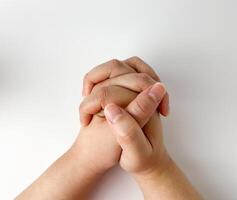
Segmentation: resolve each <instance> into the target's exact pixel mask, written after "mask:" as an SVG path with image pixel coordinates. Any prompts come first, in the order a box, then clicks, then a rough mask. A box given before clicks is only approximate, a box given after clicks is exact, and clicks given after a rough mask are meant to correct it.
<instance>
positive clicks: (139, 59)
mask: <svg viewBox="0 0 237 200" xmlns="http://www.w3.org/2000/svg"><path fill="white" fill-rule="evenodd" d="M131 59H133V60H135V61H142V59H141V58H139V57H138V56H132V57H131Z"/></svg>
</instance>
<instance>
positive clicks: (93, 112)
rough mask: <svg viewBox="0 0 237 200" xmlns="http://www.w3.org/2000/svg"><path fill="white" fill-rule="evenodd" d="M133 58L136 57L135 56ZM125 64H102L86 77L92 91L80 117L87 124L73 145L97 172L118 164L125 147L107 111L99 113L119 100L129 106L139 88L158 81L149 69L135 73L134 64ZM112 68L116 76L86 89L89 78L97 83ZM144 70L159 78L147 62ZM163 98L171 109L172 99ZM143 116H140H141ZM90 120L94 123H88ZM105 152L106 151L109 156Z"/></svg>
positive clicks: (119, 102) (81, 110) (121, 103)
mask: <svg viewBox="0 0 237 200" xmlns="http://www.w3.org/2000/svg"><path fill="white" fill-rule="evenodd" d="M133 59H134V58H132V59H131V60H133ZM135 59H136V58H135ZM128 60H129V59H128ZM139 61H140V60H139ZM129 62H130V61H129ZM141 62H142V61H141ZM113 63H115V64H113ZM142 63H143V62H142ZM120 65H121V66H120ZM123 65H124V63H123V62H121V63H118V62H117V61H112V62H108V63H105V64H104V65H100V66H99V67H97V68H95V69H93V70H92V71H91V72H89V73H88V74H87V78H85V81H84V93H86V94H88V93H89V92H85V91H90V90H91V93H90V95H88V96H86V97H85V98H84V100H83V102H82V103H81V105H80V119H81V122H82V124H84V126H82V127H81V130H80V134H79V136H78V139H77V140H76V142H75V144H74V145H73V148H74V149H76V151H78V152H80V154H79V155H80V157H81V158H85V162H84V163H86V162H88V165H89V166H90V167H93V168H94V170H95V171H96V172H105V171H106V170H107V169H109V168H111V167H112V166H114V165H115V164H117V163H118V161H119V158H120V154H121V148H120V146H119V145H118V143H117V141H116V140H115V138H114V136H113V135H112V134H111V129H110V127H109V126H108V123H107V122H106V120H105V118H104V117H103V115H100V114H98V113H99V112H100V111H101V110H103V108H104V107H105V106H106V105H107V104H108V103H117V104H118V105H120V106H121V107H126V106H127V105H128V104H129V103H130V102H131V101H132V100H133V99H134V98H135V97H136V96H137V94H138V93H139V92H141V91H143V90H145V89H146V88H148V87H149V86H151V85H152V84H154V83H156V81H155V80H154V79H153V78H151V77H150V76H149V75H147V74H145V73H137V72H135V73H134V71H132V69H133V68H128V66H127V65H125V66H123ZM141 67H142V66H141V65H139V66H138V67H137V68H141ZM109 70H112V71H111V73H110V77H112V78H110V79H107V80H105V81H102V82H99V83H98V84H97V85H93V87H92V89H85V88H88V84H87V82H90V81H93V82H94V83H95V82H96V81H98V80H104V79H105V78H107V76H106V74H109V72H110V71H109ZM128 70H130V71H131V72H130V73H128V74H124V73H126V72H128ZM142 70H143V71H146V72H148V73H150V74H152V76H153V77H156V79H157V76H156V75H155V74H154V71H153V70H152V69H151V68H150V67H148V66H145V67H144V68H142ZM121 74H122V75H121ZM95 79H96V80H95ZM111 85H112V86H111ZM113 85H114V86H113ZM165 95H167V93H165ZM161 101H163V99H161ZM163 102H164V103H165V104H164V105H163V106H164V107H165V108H166V111H167V107H168V105H166V104H168V101H163ZM138 106H139V105H138ZM137 109H139V108H137ZM163 111H165V109H163ZM139 119H140V118H138V120H139ZM91 120H92V121H91ZM90 121H91V122H90ZM147 121H148V119H147ZM147 121H145V120H143V122H141V123H143V124H141V125H142V126H143V125H145V123H146V122H147ZM89 122H90V124H89V125H88V123H89ZM104 155H106V159H105V156H104ZM95 160H100V162H95Z"/></svg>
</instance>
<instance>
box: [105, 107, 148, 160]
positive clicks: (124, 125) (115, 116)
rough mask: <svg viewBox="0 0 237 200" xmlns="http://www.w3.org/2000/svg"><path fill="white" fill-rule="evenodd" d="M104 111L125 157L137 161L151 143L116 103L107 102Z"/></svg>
mask: <svg viewBox="0 0 237 200" xmlns="http://www.w3.org/2000/svg"><path fill="white" fill-rule="evenodd" d="M104 113H105V117H106V119H107V121H108V122H109V124H110V125H111V126H112V128H113V130H114V132H115V137H116V139H117V141H118V143H119V145H120V146H121V148H122V149H123V152H124V153H125V154H126V158H127V159H132V160H134V161H136V160H137V161H138V160H139V158H141V156H146V155H148V154H149V153H150V152H151V151H152V147H151V144H150V143H149V141H148V139H147V138H146V136H145V135H144V133H143V131H142V129H141V128H140V126H139V124H138V123H137V122H136V120H135V119H134V118H133V117H132V116H131V115H130V114H129V113H128V112H127V111H125V110H124V109H122V108H120V107H119V106H117V105H116V104H108V105H107V106H106V107H105V109H104Z"/></svg>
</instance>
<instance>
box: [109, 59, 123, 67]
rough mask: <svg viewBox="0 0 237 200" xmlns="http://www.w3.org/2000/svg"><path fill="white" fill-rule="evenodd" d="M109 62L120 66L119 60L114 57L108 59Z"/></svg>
mask: <svg viewBox="0 0 237 200" xmlns="http://www.w3.org/2000/svg"><path fill="white" fill-rule="evenodd" d="M109 64H111V65H112V66H116V67H120V66H121V61H119V60H118V59H115V58H114V59H112V60H110V61H109Z"/></svg>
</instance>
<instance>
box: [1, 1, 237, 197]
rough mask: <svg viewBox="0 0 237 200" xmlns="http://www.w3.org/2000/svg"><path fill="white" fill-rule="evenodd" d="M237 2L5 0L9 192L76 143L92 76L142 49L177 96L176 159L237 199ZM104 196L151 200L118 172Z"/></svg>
mask: <svg viewBox="0 0 237 200" xmlns="http://www.w3.org/2000/svg"><path fill="white" fill-rule="evenodd" d="M236 8H237V2H236V1H234V0H199V1H195V0H180V1H177V0H166V1H161V0H117V1H114V0H100V1H92V0H84V1H82V0H68V1H66V0H34V1H32V0H0V158H1V160H0V188H1V189H0V191H1V192H0V199H12V198H14V197H15V196H16V195H17V194H18V193H19V192H20V191H22V190H23V189H24V188H25V187H26V186H28V185H29V184H30V183H31V182H32V181H33V180H34V179H35V178H37V177H38V176H39V175H40V174H41V173H42V172H43V171H44V170H45V169H46V168H47V167H48V166H49V165H50V164H51V163H52V162H53V161H54V160H55V159H56V158H57V157H59V156H60V155H61V154H62V153H63V152H64V151H66V149H67V148H68V147H69V146H70V145H71V143H72V142H73V140H74V139H75V137H76V135H77V133H78V130H79V126H80V124H79V120H78V111H77V110H78V109H77V108H78V105H79V103H80V101H81V97H80V96H81V89H82V78H83V75H84V74H85V73H86V72H87V71H88V70H90V69H91V68H92V67H94V66H95V65H97V64H100V63H102V62H105V61H107V60H109V59H111V58H118V59H125V58H127V57H130V56H132V55H137V56H140V57H141V58H143V59H144V60H145V61H147V62H148V63H149V64H150V65H152V66H153V67H154V68H155V70H156V72H157V73H158V74H159V75H160V76H161V78H162V80H163V81H164V83H165V84H166V85H167V88H168V90H169V92H170V96H171V115H170V117H169V118H168V119H164V120H163V121H164V129H165V141H166V144H167V147H168V150H169V151H170V153H171V155H172V157H173V158H174V160H176V162H177V163H178V165H179V166H180V167H181V168H182V170H183V171H184V172H185V174H186V175H187V176H188V177H189V179H190V180H191V182H192V183H193V185H194V186H195V187H196V188H198V190H199V191H200V192H201V193H202V194H203V196H204V197H205V198H206V199H215V200H223V199H225V200H234V199H237V190H236V188H237V172H236V169H237V145H236V141H237V126H236V112H237V103H236V102H237V89H236V88H237V78H236V74H237V56H236V53H237V39H236V35H237V28H236V26H237V25H236V19H237V12H236ZM94 193H95V194H94V198H93V199H94V200H102V199H103V200H110V199H113V200H121V199H125V200H133V199H134V200H135V199H136V200H141V199H142V195H141V193H140V192H139V189H138V187H137V185H136V184H135V182H134V181H133V179H132V178H131V177H129V176H128V175H127V174H126V173H124V172H122V171H121V170H120V169H119V168H115V169H113V170H112V171H110V172H109V173H108V175H106V176H105V177H104V179H103V180H102V181H101V184H100V185H99V186H98V187H97V188H96V190H95V192H94Z"/></svg>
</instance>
